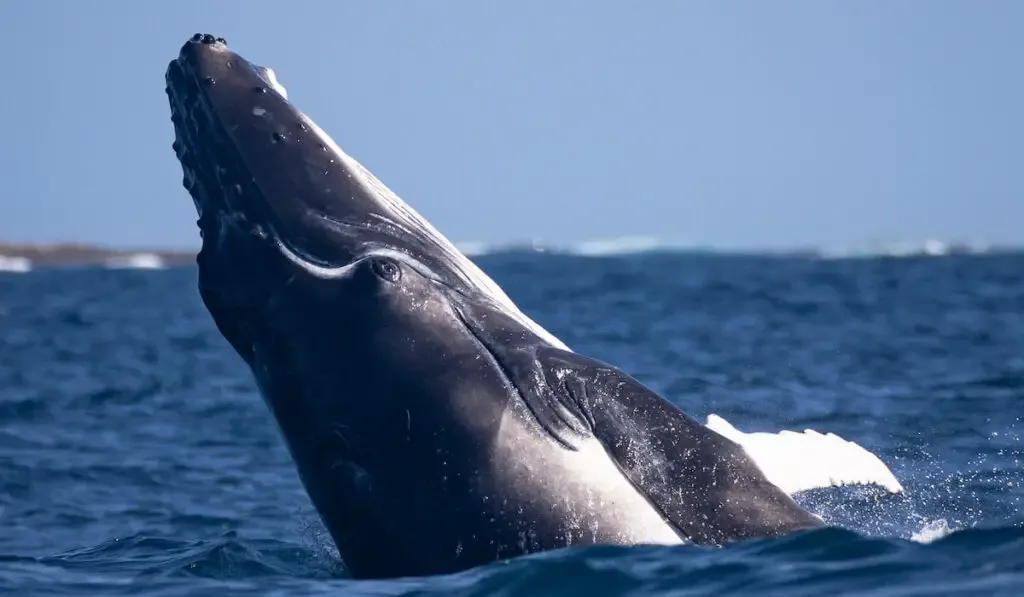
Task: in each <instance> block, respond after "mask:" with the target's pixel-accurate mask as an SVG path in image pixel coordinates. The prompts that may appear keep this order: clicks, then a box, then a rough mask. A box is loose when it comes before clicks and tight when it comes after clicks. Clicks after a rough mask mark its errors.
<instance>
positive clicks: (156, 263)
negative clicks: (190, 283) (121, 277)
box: [103, 253, 166, 269]
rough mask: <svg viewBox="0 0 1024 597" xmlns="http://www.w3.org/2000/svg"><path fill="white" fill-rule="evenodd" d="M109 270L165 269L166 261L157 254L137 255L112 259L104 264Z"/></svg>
mask: <svg viewBox="0 0 1024 597" xmlns="http://www.w3.org/2000/svg"><path fill="white" fill-rule="evenodd" d="M103 265H104V267H106V268H107V269H164V267H166V266H165V264H164V260H163V259H162V258H161V257H160V256H159V255H157V254H155V253H135V254H133V255H127V256H124V257H111V258H110V259H107V260H106V261H105V262H104V263H103Z"/></svg>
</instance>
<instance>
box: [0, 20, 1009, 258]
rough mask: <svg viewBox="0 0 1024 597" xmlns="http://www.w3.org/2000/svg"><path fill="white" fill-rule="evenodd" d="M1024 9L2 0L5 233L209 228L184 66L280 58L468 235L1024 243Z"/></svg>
mask: <svg viewBox="0 0 1024 597" xmlns="http://www.w3.org/2000/svg"><path fill="white" fill-rule="evenodd" d="M1021 23H1024V3H1022V2H1014V1H1011V0H1005V1H1003V2H995V1H983V0H978V1H971V2H965V1H955V2H954V1H940V0H930V1H924V0H921V1H916V2H911V1H904V2H883V1H881V0H870V1H864V2H853V1H834V2H818V1H810V0H808V1H803V2H796V1H787V2H783V1H777V2H763V1H754V0H749V1H736V2H728V3H726V2H710V1H709V2H700V3H698V2H679V1H674V0H671V1H670V0H665V1H654V0H648V1H645V2H640V3H626V2H609V1H604V0H589V1H585V0H558V1H557V2H550V1H545V0H517V1H516V2H508V3H496V2H486V3H485V2H473V1H470V0H465V1H453V0H445V1H439V2H412V1H406V2H352V1H347V2H342V1H338V2H327V1H319V2H314V1H306V2H294V3H284V2H280V1H277V2H271V1H269V0H247V1H244V2H243V1H241V0H234V1H228V0H218V1H216V2H213V1H206V0H190V1H181V0H179V1H174V2H138V1H132V2H129V1H126V0H117V1H115V0H104V1H102V2H78V1H73V0H64V1H49V2H34V1H33V2H27V1H26V2H18V1H9V2H0V51H2V55H3V56H4V61H3V67H2V77H3V82H2V84H0V115H2V118H3V124H4V138H3V143H0V182H2V184H3V191H2V201H0V239H2V240H12V241H34V242H54V241H84V242H98V243H103V244H107V245H114V246H126V247H143V246H146V247H152V246H157V247H194V246H197V245H198V242H199V239H198V234H197V230H196V228H195V214H194V210H193V207H192V204H191V201H190V199H189V198H188V195H187V194H186V192H185V190H184V189H183V188H182V186H181V171H180V168H179V166H178V164H177V162H176V160H175V158H174V154H173V152H172V151H171V148H170V144H171V141H172V139H173V130H172V127H171V123H170V119H169V111H168V107H167V102H166V99H165V96H164V92H163V86H164V84H163V74H164V69H165V68H166V64H167V62H168V61H169V60H170V59H172V58H173V57H174V56H175V55H176V53H177V51H178V48H179V47H180V45H181V43H182V42H183V41H184V40H185V39H186V38H187V37H188V36H189V35H191V34H192V33H194V32H197V31H202V32H210V33H213V34H216V35H219V36H223V37H226V38H227V39H228V42H229V43H230V45H231V46H232V48H233V49H235V50H236V51H239V52H240V53H242V54H243V55H244V56H246V57H247V58H249V59H250V60H253V61H255V62H258V63H262V64H266V65H268V66H271V67H272V68H274V69H275V70H276V71H277V74H278V76H279V78H280V79H281V82H282V83H283V84H284V85H285V86H286V87H288V90H289V94H290V97H291V99H293V100H294V101H295V102H296V103H297V104H298V105H299V107H300V109H302V110H303V111H305V112H306V113H307V114H309V115H310V116H311V117H312V118H313V119H314V120H316V121H317V122H318V123H319V124H320V125H321V127H323V128H324V129H325V130H327V131H328V132H329V133H330V134H331V135H332V136H333V137H334V138H335V140H336V141H338V143H339V144H340V145H341V146H342V147H343V148H345V149H346V151H348V152H349V153H350V154H352V155H353V156H355V157H356V158H357V159H359V160H360V161H361V162H363V164H365V165H366V166H367V167H369V168H370V169H371V170H373V171H374V172H375V173H376V174H377V175H378V176H379V177H380V178H381V179H382V180H383V181H384V182H385V183H387V184H388V185H389V186H390V187H391V188H392V189H394V190H395V191H396V192H397V193H398V194H399V195H400V196H401V197H403V198H404V199H405V200H406V201H407V202H409V203H410V204H412V205H413V206H414V207H416V208H417V209H418V210H419V211H420V212H421V213H423V215H425V216H426V217H427V218H428V219H430V220H431V221H432V222H434V224H435V225H437V226H438V227H439V228H440V230H441V231H442V232H444V233H445V234H446V235H447V236H448V237H449V238H451V239H452V240H454V241H484V242H506V241H515V240H521V239H531V238H544V239H548V240H551V241H556V242H564V243H569V242H575V241H578V240H584V239H593V238H607V237H617V236H633V235H652V236H657V237H661V238H664V239H667V240H672V241H677V242H698V243H703V244H714V245H721V246H729V247H739V246H742V247H749V246H791V245H807V244H814V245H824V246H828V247H835V246H850V245H863V244H865V243H870V242H873V241H879V240H898V239H924V238H929V237H937V238H945V239H954V238H961V239H978V240H983V241H988V242H999V243H1006V242H1014V243H1016V242H1017V241H1020V240H1021V239H1022V232H1024V82H1022V81H1024V77H1022V76H1021V73H1022V72H1024V41H1022V40H1024V38H1022V37H1021V35H1020V24H1021Z"/></svg>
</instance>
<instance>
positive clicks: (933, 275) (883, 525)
mask: <svg viewBox="0 0 1024 597" xmlns="http://www.w3.org/2000/svg"><path fill="white" fill-rule="evenodd" d="M477 261H478V263H480V264H481V266H482V267H483V268H484V269H485V270H486V271H487V272H488V273H489V274H491V275H492V277H494V278H495V280H496V281H497V282H498V283H499V284H501V285H502V286H503V287H504V288H505V289H506V291H507V292H508V293H509V295H510V296H511V297H512V298H513V299H514V300H515V301H516V302H517V303H518V304H519V305H520V306H521V307H522V308H523V310H524V311H526V312H527V313H528V314H530V315H531V316H533V317H534V318H535V319H536V320H537V321H539V322H540V323H541V324H542V325H544V326H545V327H547V328H548V329H549V330H551V331H552V332H553V333H555V334H556V335H558V336H559V337H561V338H562V339H564V340H565V341H566V342H567V343H568V344H569V345H570V346H572V347H573V348H574V349H576V350H578V351H580V352H582V353H585V354H588V355H591V356H594V357H597V358H599V359H602V360H605V361H608V362H610V363H612V364H615V365H617V366H619V367H620V368H622V369H624V370H625V371H627V372H628V373H630V374H632V375H634V376H635V377H637V378H638V379H639V380H640V381H642V382H644V383H645V384H647V385H649V386H650V387H652V388H653V389H655V390H656V391H658V392H659V393H661V394H662V395H664V396H666V397H667V398H668V399H670V400H672V401H674V402H675V403H676V404H678V405H679V406H681V407H682V408H683V409H684V410H685V411H687V412H688V413H690V414H691V415H693V416H695V417H698V418H700V419H701V420H703V418H704V417H706V416H707V415H708V414H709V413H717V414H719V415H721V416H723V417H725V418H726V419H727V420H729V421H730V422H731V423H732V424H734V425H736V426H737V427H738V428H740V429H741V430H743V431H779V430H782V429H796V430H802V429H805V428H812V429H816V430H818V431H821V432H823V433H824V432H834V433H837V434H838V435H840V436H842V437H843V438H845V439H848V440H852V441H855V442H857V443H859V444H860V445H862V446H864V447H865V448H867V449H869V450H871V451H872V452H874V453H876V454H878V455H879V456H880V457H881V458H882V460H883V461H885V462H886V463H887V464H888V465H889V466H890V468H891V469H892V471H893V472H894V473H895V475H896V477H897V478H898V479H899V480H900V481H901V483H902V484H903V485H904V486H905V487H906V492H905V493H904V494H902V495H891V494H888V493H886V492H884V491H882V490H880V489H876V488H870V487H844V488H834V489H820V490H814V491H810V492H805V493H804V494H799V495H798V496H797V498H798V501H800V502H801V503H802V504H803V505H804V506H806V507H808V508H809V509H811V510H812V511H814V512H816V513H818V514H820V515H821V516H823V517H824V518H825V519H826V520H827V521H828V522H829V523H830V524H831V525H832V527H831V528H827V529H824V530H818V531H813V532H805V533H798V534H794V535H791V536H788V537H783V538H779V539H770V540H756V541H750V542H746V543H742V544H736V545H732V546H729V547H726V548H718V549H715V548H701V547H692V546H676V547H650V546H638V547H606V546H600V547H573V548H568V549H563V550H559V551H554V552H549V553H544V554H538V555H535V556H530V557H525V558H520V559H515V560H511V561H507V562H498V563H495V564H492V565H488V566H483V567H480V568H477V569H473V570H469V571H466V572H464V573H461V574H455V575H450V576H439V577H429V578H410V579H400V580H393V581H356V580H352V579H350V578H346V575H345V571H344V568H343V566H342V565H341V563H340V562H339V560H338V558H337V556H336V554H335V552H334V550H333V547H332V545H331V542H330V540H329V539H328V538H327V537H326V535H325V533H324V530H323V528H322V526H321V525H320V523H319V521H318V519H317V516H316V512H315V511H314V510H313V509H312V506H311V505H310V503H309V500H308V498H307V496H306V494H305V492H304V491H303V489H302V487H301V485H300V484H299V480H298V477H297V475H296V473H295V470H294V467H293V465H292V463H291V461H290V458H289V456H288V454H287V451H286V448H285V446H284V444H283V442H282V440H281V438H280V435H279V432H278V430H277V427H276V423H275V422H274V421H273V419H272V418H271V416H270V414H269V412H268V410H267V408H266V406H265V405H264V403H263V401H262V399H261V398H260V397H259V395H258V394H257V392H256V389H255V385H254V383H253V381H252V379H251V376H250V373H249V371H248V369H247V368H246V367H245V365H244V364H243V363H242V361H241V360H240V359H239V358H238V357H237V356H236V355H235V353H234V352H233V351H232V349H231V348H230V347H229V346H228V344H227V342H226V341H224V339H223V338H222V337H221V336H220V334H219V333H218V331H217V329H216V328H215V327H214V324H213V322H212V320H211V318H210V316H209V315H208V314H207V312H206V310H205V308H204V307H203V305H202V303H201V301H200V299H199V296H198V292H197V290H196V270H195V269H194V268H192V267H186V268H179V269H169V270H163V271H140V270H134V271H133V270H120V271H117V270H103V269H76V270H67V269H65V270H57V269H54V270H37V271H33V272H30V273H27V274H0V594H10V595H143V596H148V595H356V596H360V595H419V596H428V595H438V596H440V595H446V596H447V595H460V596H485V595H503V596H511V595H522V596H531V597H533V596H541V595H581V596H582V595H586V596H588V597H595V596H601V595H631V596H638V597H639V596H648V595H650V596H654V595H725V594H728V595H785V596H797V595H823V594H829V595H839V594H849V595H878V596H896V595H1021V594H1024V514H1022V511H1021V510H1022V505H1024V504H1022V496H1024V489H1022V487H1021V486H1022V484H1024V442H1022V440H1021V435H1024V420H1022V419H1024V255H1013V254H1004V255H975V256H947V257H933V258H932V257H930V258H899V259H896V258H866V259H845V260H824V259H814V258H801V257H741V256H714V255H687V254H681V253H675V254H673V253H664V254H655V253H652V254H644V255H631V256H611V257H579V256H568V255H554V254H537V253H525V252H524V253H512V254H504V255H491V256H484V257H480V258H478V260H477ZM799 465H800V464H799V463H794V466H799ZM680 482H685V479H682V480H680Z"/></svg>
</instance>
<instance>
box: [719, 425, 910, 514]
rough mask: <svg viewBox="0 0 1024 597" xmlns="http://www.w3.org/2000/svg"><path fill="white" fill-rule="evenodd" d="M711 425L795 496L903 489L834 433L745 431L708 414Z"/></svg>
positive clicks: (886, 471)
mask: <svg viewBox="0 0 1024 597" xmlns="http://www.w3.org/2000/svg"><path fill="white" fill-rule="evenodd" d="M707 427H708V428H709V429H711V430H712V431H715V432H716V433H718V434H720V435H723V436H725V437H727V438H729V439H731V440H732V441H734V442H736V443H737V444H739V445H741V446H743V449H744V450H745V451H746V452H747V454H748V455H749V456H750V457H751V458H752V459H753V460H754V462H755V463H757V465H758V466H759V467H760V468H761V470H762V471H763V472H764V474H765V476H766V477H768V480H769V481H771V482H772V483H774V484H775V485H777V486H779V488H780V489H782V490H783V491H785V492H786V493H787V494H789V495H793V494H794V493H797V492H800V491H806V490H808V489H819V488H823V487H838V486H841V485H877V486H880V487H883V488H885V489H886V490H887V491H889V492H891V493H901V492H902V491H903V486H902V485H900V482H899V481H897V480H896V477H895V476H894V475H893V474H892V471H890V470H889V467H887V466H886V465H885V463H883V462H882V460H881V459H880V458H879V457H878V456H876V455H874V454H872V453H871V452H869V451H867V450H866V449H864V448H863V447H861V446H859V445H857V444H855V443H853V442H851V441H847V440H845V439H843V438H841V437H839V436H838V435H836V434H834V433H828V434H822V433H819V432H817V431H814V430H813V429H806V430H804V431H803V432H796V431H781V432H779V433H764V432H755V433H744V432H742V431H740V430H739V429H736V428H735V427H733V426H732V425H731V424H730V423H729V422H728V421H726V420H725V419H723V418H722V417H720V416H718V415H714V414H712V415H708V420H707Z"/></svg>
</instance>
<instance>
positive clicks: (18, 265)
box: [0, 255, 32, 274]
mask: <svg viewBox="0 0 1024 597" xmlns="http://www.w3.org/2000/svg"><path fill="white" fill-rule="evenodd" d="M30 271H32V262H31V261H29V259H28V258H27V257H7V256H6V255H0V272H15V273H19V274H23V273H25V272H30Z"/></svg>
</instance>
